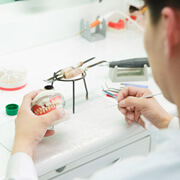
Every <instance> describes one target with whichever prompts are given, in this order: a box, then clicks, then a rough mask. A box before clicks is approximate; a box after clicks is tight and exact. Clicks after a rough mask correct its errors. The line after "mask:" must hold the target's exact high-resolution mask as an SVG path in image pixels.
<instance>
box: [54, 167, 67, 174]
mask: <svg viewBox="0 0 180 180" xmlns="http://www.w3.org/2000/svg"><path fill="white" fill-rule="evenodd" d="M65 167H66V166H63V167H61V168H59V169H56V172H57V173H61V172H63V171H64V169H65Z"/></svg>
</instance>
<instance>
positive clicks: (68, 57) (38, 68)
mask: <svg viewBox="0 0 180 180" xmlns="http://www.w3.org/2000/svg"><path fill="white" fill-rule="evenodd" d="M145 55H146V53H145V51H144V48H143V38H142V34H140V33H139V32H136V31H130V30H129V31H126V32H123V33H119V34H116V33H110V32H108V34H107V38H106V39H105V40H102V41H97V42H94V43H89V42H88V41H86V40H84V39H82V38H81V37H73V38H70V39H66V40H63V41H57V42H54V43H50V44H46V45H43V46H39V47H34V48H31V49H27V50H23V51H19V52H15V53H12V54H8V55H4V56H1V58H0V62H1V65H12V64H15V65H17V66H18V65H21V66H24V67H26V69H27V70H28V83H27V86H26V87H25V88H24V89H22V90H19V91H15V92H5V91H1V92H0V99H1V101H0V159H1V161H0V179H1V178H3V176H4V175H5V169H6V165H7V162H8V159H9V157H10V151H11V148H12V145H13V137H14V119H15V117H9V116H7V115H6V114H5V105H7V104H9V103H17V104H20V103H21V101H22V98H23V96H24V95H25V94H26V93H27V92H29V91H31V90H34V89H40V88H43V87H44V85H45V83H44V82H43V79H45V78H48V77H49V76H51V75H52V74H53V72H54V71H57V70H59V69H61V68H62V67H65V66H68V65H71V64H74V63H76V62H78V61H83V60H86V59H88V58H90V57H94V56H95V57H97V58H96V60H95V61H96V62H97V61H100V60H104V59H105V60H108V61H113V60H120V59H126V58H131V57H143V56H145ZM91 63H94V61H93V62H91ZM91 63H90V64H91ZM86 81H87V86H88V91H89V100H86V99H85V89H84V86H83V82H81V81H79V82H77V83H76V113H75V114H72V84H71V83H64V82H56V83H55V84H54V86H55V89H56V91H60V92H61V93H62V94H63V95H64V96H65V99H66V109H68V110H69V112H70V114H71V119H70V120H69V121H66V122H64V123H62V124H59V125H57V126H55V131H56V134H55V135H54V136H52V137H49V138H44V139H43V140H42V142H41V143H40V144H39V145H38V148H37V151H36V153H35V157H34V162H35V166H36V169H37V173H38V176H39V179H50V178H52V179H63V180H69V179H73V178H74V177H87V176H89V175H91V174H92V173H93V172H95V171H97V170H98V169H100V168H103V167H106V166H107V165H110V164H112V163H113V162H115V161H117V160H118V159H124V158H127V157H130V156H134V155H147V154H148V153H149V150H150V136H149V134H148V132H147V131H146V130H145V129H143V128H142V127H140V126H139V125H137V124H133V125H128V124H127V123H126V122H125V120H124V117H123V116H122V115H121V113H120V112H119V111H118V110H117V107H116V106H112V105H113V104H116V101H114V100H112V99H110V98H107V97H105V95H104V94H103V93H102V92H101V85H104V83H105V82H110V79H109V76H108V68H107V67H104V66H103V67H95V68H93V69H90V70H88V72H87V77H86ZM137 83H141V84H147V85H149V88H150V89H151V90H152V91H153V92H159V88H158V87H157V85H156V84H155V83H154V80H153V78H152V77H151V73H150V74H149V81H147V82H137ZM157 99H158V101H159V102H160V103H161V104H162V105H164V107H165V109H166V110H168V112H170V113H171V114H176V108H175V106H174V105H172V104H170V103H169V102H167V101H166V100H165V99H164V97H163V96H159V97H157ZM110 106H111V107H110Z"/></svg>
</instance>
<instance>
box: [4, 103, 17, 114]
mask: <svg viewBox="0 0 180 180" xmlns="http://www.w3.org/2000/svg"><path fill="white" fill-rule="evenodd" d="M18 109H19V106H18V105H17V104H8V105H7V106H6V114H7V115H9V116H15V115H17V113H18Z"/></svg>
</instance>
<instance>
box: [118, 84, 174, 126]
mask: <svg viewBox="0 0 180 180" xmlns="http://www.w3.org/2000/svg"><path fill="white" fill-rule="evenodd" d="M151 94H152V92H151V91H150V90H148V89H144V88H136V87H130V86H128V87H126V88H124V89H123V90H122V91H120V92H119V94H118V103H119V105H118V109H119V110H120V111H121V113H122V114H124V115H125V119H126V121H127V122H128V123H129V124H132V123H133V122H134V121H136V122H138V123H139V124H140V125H142V126H143V127H144V125H145V124H144V122H143V120H142V119H141V117H140V116H141V115H143V116H144V117H145V118H146V119H148V120H149V121H150V122H151V123H152V124H153V125H154V126H156V127H157V128H160V129H163V128H167V127H168V125H169V123H170V121H171V120H172V118H173V117H172V116H171V115H170V114H168V113H167V112H166V111H165V110H164V109H163V108H162V107H161V106H160V104H159V103H158V102H157V101H156V99H155V98H144V99H140V98H139V97H142V96H146V95H151Z"/></svg>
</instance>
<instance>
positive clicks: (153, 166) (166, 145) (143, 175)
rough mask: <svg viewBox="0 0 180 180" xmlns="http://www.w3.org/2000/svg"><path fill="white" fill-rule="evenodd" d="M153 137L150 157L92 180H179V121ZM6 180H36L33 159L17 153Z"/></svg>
mask: <svg viewBox="0 0 180 180" xmlns="http://www.w3.org/2000/svg"><path fill="white" fill-rule="evenodd" d="M171 128H173V129H174V130H171ZM175 129H176V130H175ZM177 129H178V130H177ZM152 136H154V138H155V139H156V143H157V144H158V146H157V148H156V149H155V150H154V152H152V153H150V155H148V156H147V157H134V158H130V159H127V160H125V161H122V162H121V161H120V162H119V163H116V164H114V165H112V166H110V167H107V168H105V169H103V170H101V171H99V172H97V173H95V174H94V175H93V176H92V177H91V178H90V179H89V180H160V179H161V180H169V179H170V180H176V179H180V131H179V120H178V119H177V118H174V119H173V120H172V121H171V123H170V125H169V129H168V130H163V131H154V132H153V134H152ZM6 179H8V180H37V179H38V178H37V174H36V170H35V167H34V163H33V161H32V159H31V158H30V157H29V156H28V155H27V154H25V153H21V152H19V153H16V154H14V155H13V156H12V157H11V158H10V159H9V162H8V166H7V173H6ZM76 180H80V179H79V178H77V179H76Z"/></svg>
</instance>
